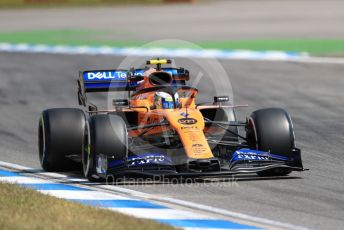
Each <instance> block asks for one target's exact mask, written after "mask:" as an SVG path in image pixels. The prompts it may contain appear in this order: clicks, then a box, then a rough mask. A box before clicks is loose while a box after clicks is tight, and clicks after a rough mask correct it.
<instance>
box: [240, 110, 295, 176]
mask: <svg viewBox="0 0 344 230" xmlns="http://www.w3.org/2000/svg"><path fill="white" fill-rule="evenodd" d="M246 137H247V140H248V144H249V145H250V147H251V148H253V149H257V150H261V151H265V152H271V153H273V154H277V155H281V156H286V157H291V156H292V154H293V149H295V143H294V139H295V138H294V130H293V124H292V121H291V118H290V116H289V114H288V113H287V112H286V111H285V110H283V109H279V108H268V109H260V110H257V111H254V112H253V113H252V114H251V116H250V118H249V120H248V126H247V130H246ZM290 172H291V170H290V169H288V168H276V169H270V170H265V171H262V172H259V173H258V175H259V176H285V175H288V174H289V173H290Z"/></svg>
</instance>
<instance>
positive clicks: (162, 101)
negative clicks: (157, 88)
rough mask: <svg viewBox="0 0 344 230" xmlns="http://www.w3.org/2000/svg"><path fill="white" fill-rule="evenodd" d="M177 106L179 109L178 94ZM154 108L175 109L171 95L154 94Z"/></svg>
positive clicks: (176, 95) (176, 97) (176, 96)
mask: <svg viewBox="0 0 344 230" xmlns="http://www.w3.org/2000/svg"><path fill="white" fill-rule="evenodd" d="M174 98H175V100H176V106H177V107H179V97H178V93H176V94H175V95H174ZM154 106H155V108H156V109H173V108H174V106H173V98H172V96H171V95H170V94H168V93H165V92H156V93H155V94H154Z"/></svg>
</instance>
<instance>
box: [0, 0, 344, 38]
mask: <svg viewBox="0 0 344 230" xmlns="http://www.w3.org/2000/svg"><path fill="white" fill-rule="evenodd" d="M208 2H209V3H204V4H196V5H187V4H186V5H162V6H153V7H148V6H146V7H140V6H137V7H136V6H135V7H90V8H71V9H64V8H60V9H49V10H44V9H22V10H1V11H0V31H2V32H9V31H31V30H60V29H62V30H63V29H92V30H100V31H110V32H114V35H113V36H111V35H107V36H108V37H105V39H119V40H126V39H130V40H148V41H152V40H153V41H154V40H158V39H183V40H188V41H190V40H191V41H197V40H226V39H259V38H261V39H274V38H282V39H288V38H296V39H300V38H301V39H306V38H310V39H335V38H344V28H343V20H344V13H343V8H344V1H341V0H327V1H322V0H288V1H284V0H241V1H236V0H223V1H216V0H210V1H208ZM99 36H102V35H101V34H100V35H98V34H95V35H94V37H95V39H97V37H99ZM102 39H104V38H102Z"/></svg>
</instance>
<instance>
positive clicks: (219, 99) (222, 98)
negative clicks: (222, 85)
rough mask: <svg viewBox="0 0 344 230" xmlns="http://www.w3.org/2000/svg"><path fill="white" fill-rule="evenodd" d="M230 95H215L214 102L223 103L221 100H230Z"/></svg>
mask: <svg viewBox="0 0 344 230" xmlns="http://www.w3.org/2000/svg"><path fill="white" fill-rule="evenodd" d="M228 101H229V97H228V96H216V97H214V103H221V102H228Z"/></svg>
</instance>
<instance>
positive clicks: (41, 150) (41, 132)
mask: <svg viewBox="0 0 344 230" xmlns="http://www.w3.org/2000/svg"><path fill="white" fill-rule="evenodd" d="M38 136H39V137H38V151H39V161H40V163H41V165H42V166H43V163H44V158H45V152H46V143H45V132H44V121H43V117H41V118H40V120H39V128H38Z"/></svg>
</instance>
